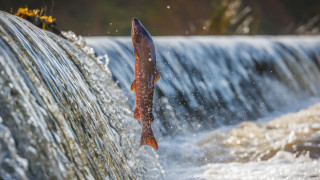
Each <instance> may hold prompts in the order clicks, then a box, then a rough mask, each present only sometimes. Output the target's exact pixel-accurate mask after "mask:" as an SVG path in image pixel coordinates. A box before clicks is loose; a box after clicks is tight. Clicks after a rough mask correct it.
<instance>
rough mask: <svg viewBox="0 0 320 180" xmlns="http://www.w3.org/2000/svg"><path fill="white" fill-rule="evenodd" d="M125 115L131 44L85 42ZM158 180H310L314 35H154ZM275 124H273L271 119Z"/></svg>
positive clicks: (313, 165)
mask: <svg viewBox="0 0 320 180" xmlns="http://www.w3.org/2000/svg"><path fill="white" fill-rule="evenodd" d="M86 41H87V43H88V44H89V45H90V46H91V47H93V49H94V50H95V52H96V55H97V56H99V57H100V59H101V61H102V62H104V63H105V64H106V65H108V67H109V68H110V70H111V72H112V74H113V79H114V81H116V82H117V83H118V84H119V86H120V87H121V88H122V90H123V91H124V92H125V94H126V95H127V97H128V102H129V105H130V107H131V109H133V108H134V107H135V105H134V93H131V92H130V91H129V87H130V85H131V82H132V81H133V74H134V72H133V67H134V56H133V49H132V45H131V40H130V38H127V37H117V38H109V37H88V38H86ZM154 41H155V45H156V51H157V68H158V70H159V71H160V75H161V79H160V81H159V82H158V83H157V85H156V89H155V107H154V114H155V117H156V121H155V123H154V125H153V129H154V130H155V132H156V136H157V137H158V139H159V140H158V141H159V151H158V153H159V162H160V164H161V165H162V166H163V168H164V170H165V177H166V179H319V178H320V168H319V167H320V160H319V157H320V141H319V139H320V116H319V115H320V114H319V113H318V112H319V105H316V106H315V107H312V108H311V109H308V110H305V111H302V112H299V113H297V114H292V115H285V114H287V113H289V112H298V111H299V110H300V109H303V108H307V107H308V106H310V105H313V104H315V103H317V102H319V101H320V100H319V95H320V93H319V92H320V91H319V90H320V86H319V85H320V83H319V82H318V78H320V71H319V70H320V66H319V65H320V54H319V52H320V51H319V50H320V38H319V37H294V36H284V37H267V36H266V37H263V36H261V37H237V36H236V37H155V38H154ZM275 118H278V119H275Z"/></svg>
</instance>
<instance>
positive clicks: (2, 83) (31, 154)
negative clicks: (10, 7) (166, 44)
mask: <svg viewBox="0 0 320 180" xmlns="http://www.w3.org/2000/svg"><path fill="white" fill-rule="evenodd" d="M66 36H68V34H66ZM71 38H76V37H71ZM77 45H78V47H77V46H76V45H75V44H73V43H71V42H70V41H68V40H65V39H62V38H60V37H58V36H56V35H54V34H52V33H49V32H47V31H44V30H41V29H39V28H37V27H35V26H33V25H32V24H31V23H29V22H27V21H26V20H23V19H21V18H19V17H16V16H13V15H10V14H7V13H5V12H1V11H0V179H136V178H138V179H141V178H146V179H150V178H151V179H152V178H154V179H159V178H161V177H162V172H161V171H162V170H161V167H160V165H159V163H158V161H157V155H156V153H155V151H154V150H153V149H152V148H140V147H139V140H140V132H139V130H140V128H141V127H140V126H139V124H138V122H137V121H136V120H134V119H133V118H131V117H132V116H133V114H132V112H130V110H129V109H128V106H127V102H126V98H125V96H124V95H123V93H122V91H121V90H120V89H119V88H118V87H117V86H116V84H115V83H114V82H113V81H112V77H111V73H110V71H109V70H108V69H106V68H105V67H104V66H102V65H101V63H100V62H99V61H97V60H96V59H95V57H94V56H93V55H92V54H90V53H88V52H90V51H88V50H89V49H88V47H86V49H85V48H82V47H80V46H83V44H81V42H80V43H78V44H77ZM86 50H87V51H88V52H87V51H86ZM151 159H152V160H151ZM146 167H147V168H146Z"/></svg>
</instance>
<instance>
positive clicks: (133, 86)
mask: <svg viewBox="0 0 320 180" xmlns="http://www.w3.org/2000/svg"><path fill="white" fill-rule="evenodd" d="M130 91H132V92H135V91H136V80H133V82H132V84H131V87H130Z"/></svg>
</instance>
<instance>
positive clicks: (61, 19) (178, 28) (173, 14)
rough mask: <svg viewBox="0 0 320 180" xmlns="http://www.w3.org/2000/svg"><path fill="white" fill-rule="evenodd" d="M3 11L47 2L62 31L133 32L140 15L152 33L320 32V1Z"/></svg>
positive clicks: (206, 0) (210, 0) (97, 3)
mask: <svg viewBox="0 0 320 180" xmlns="http://www.w3.org/2000/svg"><path fill="white" fill-rule="evenodd" d="M1 1H4V2H1V10H4V11H8V12H10V10H11V9H12V11H13V12H15V11H16V10H17V9H18V8H19V7H24V6H25V5H27V6H28V7H29V8H32V9H34V8H41V7H46V9H47V12H46V14H47V15H53V16H54V17H56V19H57V24H58V26H60V27H61V29H62V30H72V31H74V32H76V33H77V34H81V35H112V36H120V35H122V36H129V35H130V28H131V19H132V18H133V17H137V18H139V19H140V20H141V21H142V23H143V24H144V25H145V26H146V28H147V29H148V30H149V31H150V33H151V34H152V35H232V34H251V35H254V34H269V35H281V34H318V33H319V28H318V27H319V24H320V20H319V19H320V17H319V16H317V14H319V12H320V1H319V0H265V1H264V0H196V1H195V0H131V1H127V0H90V1H87V0H69V1H63V0H26V1H23V2H21V1H17V0H1Z"/></svg>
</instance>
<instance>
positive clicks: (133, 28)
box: [131, 17, 142, 37]
mask: <svg viewBox="0 0 320 180" xmlns="http://www.w3.org/2000/svg"><path fill="white" fill-rule="evenodd" d="M141 28H142V25H141V23H140V21H139V20H138V18H136V17H134V18H133V19H132V26H131V36H132V37H133V36H134V34H137V33H138V32H139V31H140V29H141Z"/></svg>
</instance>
